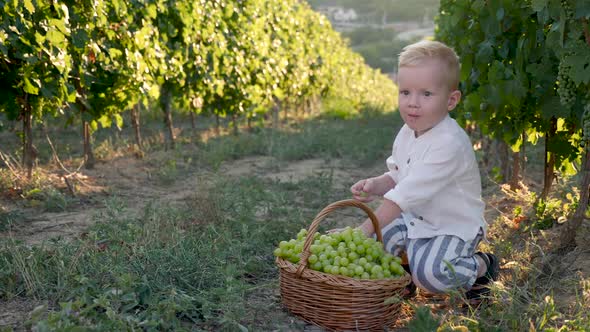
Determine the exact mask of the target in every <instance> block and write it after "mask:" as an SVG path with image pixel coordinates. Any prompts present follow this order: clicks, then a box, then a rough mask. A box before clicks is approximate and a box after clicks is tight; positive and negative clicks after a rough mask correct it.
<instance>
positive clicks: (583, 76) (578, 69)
mask: <svg viewBox="0 0 590 332" xmlns="http://www.w3.org/2000/svg"><path fill="white" fill-rule="evenodd" d="M588 53H590V52H583V51H582V52H581V53H578V54H576V55H570V56H568V57H566V58H565V59H564V60H563V62H564V64H565V65H567V66H570V67H571V70H570V78H571V79H572V81H574V83H576V85H580V84H588V83H590V57H588V55H589V54H588Z"/></svg>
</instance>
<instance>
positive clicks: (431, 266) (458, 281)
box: [381, 218, 483, 293]
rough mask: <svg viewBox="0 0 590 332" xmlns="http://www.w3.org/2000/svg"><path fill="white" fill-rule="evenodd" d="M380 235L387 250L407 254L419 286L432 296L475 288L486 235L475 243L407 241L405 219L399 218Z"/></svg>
mask: <svg viewBox="0 0 590 332" xmlns="http://www.w3.org/2000/svg"><path fill="white" fill-rule="evenodd" d="M381 233H382V235H383V244H384V246H385V250H387V251H388V252H390V253H392V254H393V255H396V256H397V255H399V254H400V253H401V252H402V251H403V250H405V251H406V254H407V255H408V263H409V265H410V271H411V274H412V280H413V281H414V283H415V284H416V286H418V287H420V288H422V289H424V290H426V291H428V292H431V293H444V292H447V291H450V290H455V289H463V290H468V289H470V288H471V287H472V286H473V283H474V282H475V279H476V278H477V268H478V265H479V263H478V261H477V259H475V257H474V253H475V249H476V248H477V245H478V244H479V242H480V241H481V239H482V237H483V231H480V232H479V234H478V235H477V237H476V238H475V239H473V240H472V241H463V240H462V239H461V238H459V237H457V236H454V235H441V236H436V237H433V238H424V239H408V228H407V227H406V224H405V222H404V218H398V219H395V220H394V221H393V222H392V223H390V224H389V225H387V226H385V227H383V228H382V229H381Z"/></svg>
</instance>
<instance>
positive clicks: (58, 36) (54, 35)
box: [45, 29, 66, 46]
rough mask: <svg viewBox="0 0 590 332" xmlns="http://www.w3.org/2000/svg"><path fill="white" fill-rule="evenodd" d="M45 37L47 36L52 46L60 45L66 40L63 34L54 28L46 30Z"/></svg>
mask: <svg viewBox="0 0 590 332" xmlns="http://www.w3.org/2000/svg"><path fill="white" fill-rule="evenodd" d="M45 38H47V40H48V41H49V42H50V43H51V44H53V45H54V46H59V45H62V44H63V43H64V42H65V40H66V39H65V36H64V35H63V34H62V33H61V32H59V31H58V30H55V29H51V30H49V31H47V35H45Z"/></svg>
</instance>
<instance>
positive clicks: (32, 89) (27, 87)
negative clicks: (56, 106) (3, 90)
mask: <svg viewBox="0 0 590 332" xmlns="http://www.w3.org/2000/svg"><path fill="white" fill-rule="evenodd" d="M23 82H24V86H23V90H24V91H25V93H28V94H31V95H38V94H39V88H38V87H36V86H34V85H33V84H32V83H31V81H30V80H29V78H28V77H26V76H25V77H23Z"/></svg>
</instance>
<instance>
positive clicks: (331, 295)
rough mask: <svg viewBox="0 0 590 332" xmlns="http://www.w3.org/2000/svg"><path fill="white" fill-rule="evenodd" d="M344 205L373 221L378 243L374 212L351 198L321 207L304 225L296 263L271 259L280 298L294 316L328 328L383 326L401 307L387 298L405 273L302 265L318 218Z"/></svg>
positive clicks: (399, 287)
mask: <svg viewBox="0 0 590 332" xmlns="http://www.w3.org/2000/svg"><path fill="white" fill-rule="evenodd" d="M347 207H356V208H360V209H362V210H363V211H365V212H366V213H367V215H368V216H369V218H370V219H371V221H372V222H373V226H374V228H375V230H376V234H377V240H379V241H380V242H383V238H382V235H381V231H380V229H379V227H378V225H379V223H378V220H377V217H376V216H375V214H374V213H373V211H372V210H371V209H370V208H369V207H368V206H367V205H365V204H364V203H362V202H360V201H357V200H352V199H351V200H343V201H338V202H334V203H332V204H330V205H328V206H326V207H325V208H324V209H323V210H322V211H320V213H318V215H317V216H316V217H315V219H314V220H313V222H312V223H311V226H310V227H309V229H308V233H307V237H306V239H305V242H304V245H303V251H302V252H301V260H300V263H298V264H293V263H291V262H289V261H287V260H285V259H282V258H277V259H276V264H277V266H278V267H279V270H280V285H281V297H282V301H283V304H284V305H285V306H286V307H287V308H288V309H289V310H290V311H291V313H293V314H294V315H297V316H299V317H301V318H302V319H303V320H305V321H307V322H310V323H313V324H315V325H318V326H321V327H323V328H325V329H327V330H330V331H383V329H384V328H385V327H387V326H390V325H392V324H393V323H394V322H395V319H396V316H397V313H398V312H399V310H400V308H401V303H399V301H387V300H390V299H391V298H392V297H394V296H401V295H402V292H403V290H404V288H405V286H407V285H408V284H409V282H410V276H409V275H408V274H405V275H404V276H403V277H400V278H395V279H380V280H373V279H353V278H350V277H346V276H341V275H332V274H327V273H323V272H319V271H314V270H311V269H308V268H307V258H308V257H309V255H310V251H309V248H310V247H311V244H312V242H313V234H315V232H316V231H317V229H318V226H319V223H320V222H321V221H322V220H323V219H324V218H325V217H326V216H327V215H328V214H330V213H331V212H333V211H334V210H337V209H341V208H347Z"/></svg>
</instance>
